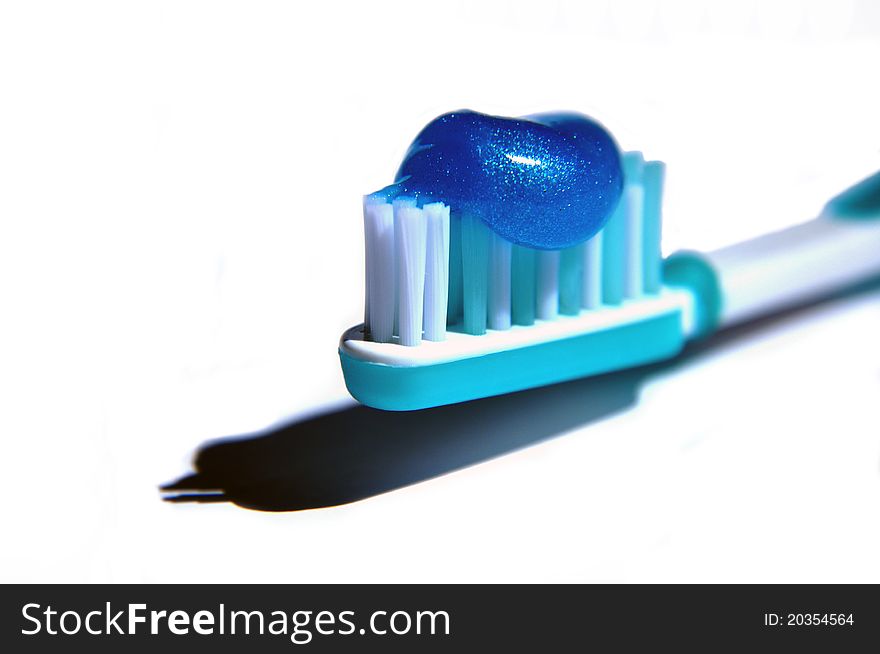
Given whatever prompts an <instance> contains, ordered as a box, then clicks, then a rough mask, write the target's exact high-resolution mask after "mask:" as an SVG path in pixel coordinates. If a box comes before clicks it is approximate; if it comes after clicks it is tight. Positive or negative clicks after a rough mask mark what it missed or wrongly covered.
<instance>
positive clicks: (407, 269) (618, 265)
mask: <svg viewBox="0 0 880 654" xmlns="http://www.w3.org/2000/svg"><path fill="white" fill-rule="evenodd" d="M623 163H624V171H625V185H624V189H623V192H622V195H621V198H620V202H619V204H618V206H617V208H616V209H615V210H614V212H613V214H612V216H611V217H610V218H609V220H608V222H607V223H606V224H605V226H604V227H603V228H602V229H601V230H600V231H599V232H598V233H596V234H595V235H594V236H593V237H592V238H590V239H589V240H587V241H585V242H583V243H580V244H578V245H575V246H573V247H569V248H566V249H563V250H533V249H530V248H527V247H523V246H520V245H514V244H512V243H510V242H509V241H507V240H505V239H503V238H502V237H500V236H499V235H498V234H496V233H495V232H493V231H492V230H490V229H489V227H488V226H487V225H486V224H485V223H484V222H483V220H482V219H480V217H479V216H476V215H472V214H468V213H460V212H458V211H456V207H454V206H452V207H450V206H448V205H446V204H444V203H442V202H431V203H428V204H424V205H423V206H419V204H418V202H417V200H416V199H414V198H409V197H397V198H394V197H393V196H391V195H388V194H382V193H377V194H373V195H370V196H367V197H366V198H365V199H364V231H365V242H366V266H365V269H366V306H365V320H364V323H365V329H366V334H367V336H368V338H369V339H370V340H372V341H376V342H380V343H390V342H397V343H399V344H400V345H405V346H417V345H419V344H420V343H421V342H422V339H423V338H424V339H425V340H427V341H443V340H445V338H446V332H447V329H448V328H452V329H454V330H456V331H461V332H464V333H465V334H472V335H481V334H485V333H486V330H487V329H491V330H495V331H504V330H508V329H510V328H511V327H512V326H513V325H520V326H528V325H532V324H534V323H535V321H536V320H540V321H553V320H557V319H559V318H558V317H559V316H560V315H563V316H572V315H579V314H580V313H581V312H583V311H595V310H599V309H601V308H602V307H605V306H614V305H619V304H622V303H623V302H624V301H626V300H633V299H638V298H640V297H643V296H645V295H654V294H656V293H658V292H659V291H660V287H661V284H660V264H661V256H660V233H661V230H660V218H661V215H660V214H661V211H660V208H661V200H662V198H661V196H662V185H663V174H664V166H663V164H662V163H661V162H655V161H648V162H645V161H644V159H643V158H642V156H641V153H638V152H628V153H625V154H624V157H623ZM450 209H451V210H452V213H450Z"/></svg>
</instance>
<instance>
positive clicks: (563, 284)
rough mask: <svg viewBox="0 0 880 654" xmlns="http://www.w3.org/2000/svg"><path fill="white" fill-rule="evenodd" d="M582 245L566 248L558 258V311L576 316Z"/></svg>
mask: <svg viewBox="0 0 880 654" xmlns="http://www.w3.org/2000/svg"><path fill="white" fill-rule="evenodd" d="M583 278H584V246H583V244H581V245H575V246H574V247H572V248H566V249H565V250H563V251H562V252H561V253H560V258H559V313H562V314H565V315H567V316H576V315H577V314H579V313H580V311H581V295H582V293H581V287H582V285H583Z"/></svg>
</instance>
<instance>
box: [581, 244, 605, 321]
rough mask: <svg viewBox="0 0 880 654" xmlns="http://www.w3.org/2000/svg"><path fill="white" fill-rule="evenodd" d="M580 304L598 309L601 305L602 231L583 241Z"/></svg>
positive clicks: (586, 307) (587, 307)
mask: <svg viewBox="0 0 880 654" xmlns="http://www.w3.org/2000/svg"><path fill="white" fill-rule="evenodd" d="M581 293H582V298H581V306H582V307H583V308H584V309H598V308H599V307H600V306H601V305H602V231H601V230H600V231H599V232H598V233H597V234H596V235H595V236H593V238H591V239H590V240H589V241H587V242H586V243H584V280H583V284H582V285H581Z"/></svg>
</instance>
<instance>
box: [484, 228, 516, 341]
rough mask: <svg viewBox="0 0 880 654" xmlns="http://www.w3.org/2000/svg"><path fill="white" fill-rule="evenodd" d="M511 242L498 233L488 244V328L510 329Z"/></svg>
mask: <svg viewBox="0 0 880 654" xmlns="http://www.w3.org/2000/svg"><path fill="white" fill-rule="evenodd" d="M512 245H513V244H512V243H511V242H510V241H507V240H505V239H503V238H501V237H500V236H498V234H493V235H492V243H491V245H490V246H489V329H510V259H511V253H512V251H513V247H512Z"/></svg>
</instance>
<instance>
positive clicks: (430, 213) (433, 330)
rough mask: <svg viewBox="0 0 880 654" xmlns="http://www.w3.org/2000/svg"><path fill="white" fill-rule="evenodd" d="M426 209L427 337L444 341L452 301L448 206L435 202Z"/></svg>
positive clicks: (425, 312)
mask: <svg viewBox="0 0 880 654" xmlns="http://www.w3.org/2000/svg"><path fill="white" fill-rule="evenodd" d="M423 213H424V215H425V219H426V222H427V255H426V258H425V310H424V319H425V340H428V341H443V340H445V339H446V308H447V303H448V301H449V207H447V206H446V205H444V204H443V203H441V202H434V203H432V204H426V205H425V207H424V209H423Z"/></svg>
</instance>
